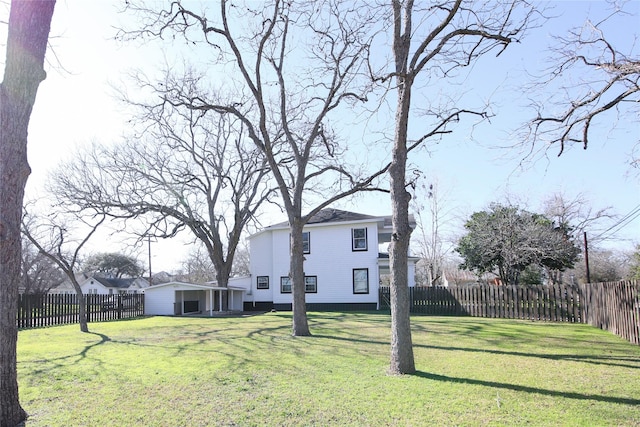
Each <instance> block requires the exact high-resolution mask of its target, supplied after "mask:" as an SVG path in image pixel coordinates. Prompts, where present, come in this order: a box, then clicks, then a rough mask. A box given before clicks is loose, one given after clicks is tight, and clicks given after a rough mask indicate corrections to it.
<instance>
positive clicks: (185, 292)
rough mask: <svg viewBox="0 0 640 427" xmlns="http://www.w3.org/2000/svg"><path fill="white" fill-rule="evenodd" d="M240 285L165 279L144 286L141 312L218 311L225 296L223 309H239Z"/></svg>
mask: <svg viewBox="0 0 640 427" xmlns="http://www.w3.org/2000/svg"><path fill="white" fill-rule="evenodd" d="M244 291H245V290H244V288H237V287H231V286H229V287H226V288H225V287H220V286H212V285H199V284H195V283H185V282H169V283H163V284H160V285H155V286H150V287H148V288H146V289H145V290H144V294H145V310H144V312H145V314H148V315H175V316H183V315H189V314H208V315H210V316H213V314H214V313H220V312H223V311H225V310H223V307H224V301H225V300H227V302H228V304H227V305H228V308H227V310H226V311H242V305H243V302H244V301H243V293H244Z"/></svg>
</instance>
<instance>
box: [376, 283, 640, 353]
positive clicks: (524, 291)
mask: <svg viewBox="0 0 640 427" xmlns="http://www.w3.org/2000/svg"><path fill="white" fill-rule="evenodd" d="M409 292H410V300H411V312H412V313H416V314H432V315H454V316H475V317H494V318H503V319H525V320H545V321H552V322H575V323H587V324H590V325H593V326H596V327H598V328H601V329H604V330H607V331H610V332H612V333H614V334H616V335H618V336H620V337H622V338H624V339H627V340H629V341H630V342H632V343H634V344H640V282H639V281H627V282H615V283H591V284H586V285H576V286H568V285H555V286H543V285H540V286H495V285H486V284H478V285H468V286H449V287H447V288H445V287H425V288H422V287H417V288H410V289H409ZM389 297H390V294H389V288H388V287H380V294H379V301H380V308H381V309H383V310H384V309H389Z"/></svg>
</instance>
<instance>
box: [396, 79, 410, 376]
mask: <svg viewBox="0 0 640 427" xmlns="http://www.w3.org/2000/svg"><path fill="white" fill-rule="evenodd" d="M404 80H405V84H400V85H399V89H398V106H397V108H398V109H397V112H396V133H395V141H394V148H393V159H392V164H391V168H390V169H389V175H390V179H391V203H392V225H393V232H392V236H391V245H390V251H389V266H390V269H391V289H390V291H391V301H390V302H391V366H390V368H389V372H390V373H391V374H395V375H397V374H410V373H413V372H415V370H416V368H415V362H414V358H413V343H412V340H411V322H410V302H409V278H408V275H407V268H408V255H409V241H410V238H411V227H410V224H409V201H410V200H411V195H410V194H409V192H408V191H407V189H406V183H405V170H406V163H407V127H408V121H409V119H408V117H409V106H410V94H411V92H410V84H407V83H406V79H404Z"/></svg>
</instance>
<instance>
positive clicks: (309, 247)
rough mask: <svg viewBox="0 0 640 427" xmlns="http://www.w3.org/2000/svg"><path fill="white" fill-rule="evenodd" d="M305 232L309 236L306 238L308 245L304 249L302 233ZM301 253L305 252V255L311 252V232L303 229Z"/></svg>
mask: <svg viewBox="0 0 640 427" xmlns="http://www.w3.org/2000/svg"><path fill="white" fill-rule="evenodd" d="M305 234H306V235H307V236H309V238H308V239H307V240H308V245H307V250H306V251H305V250H304V235H305ZM302 253H303V254H305V255H307V254H310V253H311V232H309V231H303V232H302Z"/></svg>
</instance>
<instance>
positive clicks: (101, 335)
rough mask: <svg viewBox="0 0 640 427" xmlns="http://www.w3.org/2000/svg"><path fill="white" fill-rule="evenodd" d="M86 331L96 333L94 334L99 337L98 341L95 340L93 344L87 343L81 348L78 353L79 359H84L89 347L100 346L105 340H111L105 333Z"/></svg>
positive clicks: (91, 333)
mask: <svg viewBox="0 0 640 427" xmlns="http://www.w3.org/2000/svg"><path fill="white" fill-rule="evenodd" d="M87 333H88V334H90V335H96V336H98V337H100V341H96V342H94V343H93V344H89V345H87V346H86V347H85V348H84V349H82V351H81V352H80V353H78V354H79V355H80V358H81V359H84V358H85V357H87V353H88V352H89V351H90V350H91V349H93V348H95V347H98V346H100V345H102V344H104V343H106V342H110V341H111V338H109V337H108V336H107V335H105V334H100V333H98V332H87Z"/></svg>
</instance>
